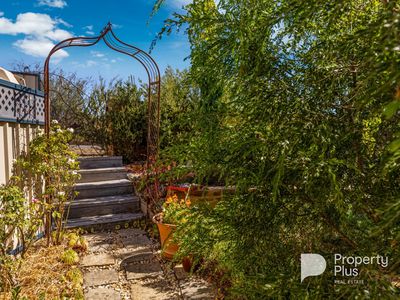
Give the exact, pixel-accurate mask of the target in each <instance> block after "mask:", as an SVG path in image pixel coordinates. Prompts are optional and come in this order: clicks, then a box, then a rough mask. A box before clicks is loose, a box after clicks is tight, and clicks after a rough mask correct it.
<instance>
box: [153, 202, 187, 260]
mask: <svg viewBox="0 0 400 300" xmlns="http://www.w3.org/2000/svg"><path fill="white" fill-rule="evenodd" d="M189 207H190V199H189V198H186V199H179V198H178V196H177V195H172V196H170V197H167V199H166V201H165V202H164V204H163V206H162V209H163V211H162V212H161V213H158V214H156V215H155V216H154V217H153V222H154V223H155V224H157V227H158V231H159V233H160V241H161V248H162V256H163V257H164V258H166V259H173V257H174V255H175V253H176V252H177V251H178V249H179V245H178V244H176V243H175V242H174V241H173V234H174V231H175V229H176V227H177V225H178V224H180V223H184V222H185V219H186V217H187V215H188V213H189Z"/></svg>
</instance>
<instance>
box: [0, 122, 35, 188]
mask: <svg viewBox="0 0 400 300" xmlns="http://www.w3.org/2000/svg"><path fill="white" fill-rule="evenodd" d="M42 127H43V126H41V125H33V124H19V123H11V122H1V121H0V185H2V184H7V183H8V181H9V179H10V177H11V176H12V175H13V160H14V159H17V158H18V156H19V155H20V154H22V153H27V152H28V145H29V142H30V141H31V140H32V139H33V138H34V137H35V136H36V135H37V134H38V132H39V130H40V129H42Z"/></svg>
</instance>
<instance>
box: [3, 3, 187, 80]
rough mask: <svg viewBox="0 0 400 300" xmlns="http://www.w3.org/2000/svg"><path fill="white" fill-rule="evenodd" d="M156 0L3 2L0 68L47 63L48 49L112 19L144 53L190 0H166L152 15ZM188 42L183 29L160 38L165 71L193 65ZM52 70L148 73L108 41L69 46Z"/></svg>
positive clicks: (120, 32)
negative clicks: (169, 68) (108, 45)
mask: <svg viewBox="0 0 400 300" xmlns="http://www.w3.org/2000/svg"><path fill="white" fill-rule="evenodd" d="M154 1H155V0H107V1H103V0H98V1H95V0H7V1H6V0H1V3H0V66H2V67H5V68H7V69H12V68H13V65H14V64H15V63H18V62H23V63H25V64H28V65H29V64H35V63H41V64H43V62H44V60H45V57H46V56H47V53H48V52H49V50H50V49H51V48H52V46H53V45H54V44H56V43H58V42H59V41H61V40H63V39H65V38H68V37H71V36H82V35H83V36H95V35H98V33H99V32H100V31H101V29H102V28H103V27H104V26H105V25H106V24H107V22H108V21H111V22H112V23H113V24H115V27H114V32H115V33H116V35H117V36H118V37H119V38H120V39H122V40H123V41H125V42H127V43H131V44H133V45H135V46H137V47H139V48H141V49H143V50H145V51H148V50H149V47H150V44H151V41H152V40H153V39H154V37H155V36H156V34H157V32H158V31H159V30H160V29H161V27H162V25H163V21H164V20H165V19H166V18H168V17H169V16H171V14H172V13H173V12H174V11H178V12H182V6H183V5H185V4H187V3H188V2H189V1H190V0H166V3H165V4H164V6H163V7H162V8H161V9H160V11H159V12H158V13H157V14H156V16H154V17H153V18H152V19H149V16H150V14H151V11H152V7H153V4H154ZM189 53H190V50H189V43H188V41H187V37H186V36H185V34H184V33H183V32H181V33H174V34H172V35H170V36H168V37H164V38H163V39H162V40H161V41H158V43H157V45H156V47H155V49H154V50H153V52H152V56H153V57H154V59H155V60H156V62H157V63H158V64H159V66H160V69H161V71H162V72H163V71H164V70H165V68H166V67H167V66H168V65H170V66H172V67H173V68H177V69H184V68H186V67H188V66H189V61H188V60H186V61H185V58H186V57H187V56H188V55H189ZM51 67H52V68H62V69H63V70H65V71H67V72H76V73H77V74H78V76H80V77H93V78H94V79H96V78H97V77H98V76H99V75H101V76H103V77H104V78H106V79H108V80H109V79H111V78H114V77H119V78H122V79H124V78H127V77H128V76H130V75H134V76H135V77H139V78H142V79H145V72H144V70H143V69H142V67H141V66H140V65H139V63H137V62H135V61H134V60H133V59H132V58H130V57H128V56H124V55H122V54H119V53H117V52H114V51H112V50H110V49H108V48H107V47H106V46H105V45H104V43H100V45H96V46H93V47H89V48H81V47H76V48H67V49H66V51H65V52H63V51H61V52H58V53H57V55H56V56H55V57H54V58H53V59H52V66H51Z"/></svg>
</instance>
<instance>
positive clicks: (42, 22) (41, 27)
mask: <svg viewBox="0 0 400 300" xmlns="http://www.w3.org/2000/svg"><path fill="white" fill-rule="evenodd" d="M63 23H64V21H60V20H57V19H52V18H51V17H50V16H49V15H47V14H40V13H31V12H28V13H22V14H19V15H18V16H17V19H16V20H15V21H13V20H11V19H8V18H5V17H0V34H9V35H19V34H23V35H25V37H24V38H23V39H20V40H17V41H16V42H15V43H14V44H13V45H14V46H15V47H16V48H18V49H19V50H20V51H22V52H23V53H25V54H28V55H32V56H36V57H46V56H47V54H48V53H49V51H50V50H51V48H53V47H54V44H55V42H58V41H61V40H64V39H67V38H70V37H71V36H72V35H71V33H70V32H68V31H66V30H63V29H59V28H58V25H59V24H63ZM66 56H68V53H67V52H66V51H63V50H62V51H61V50H60V51H59V52H57V53H56V54H55V57H57V58H59V59H61V58H63V57H66Z"/></svg>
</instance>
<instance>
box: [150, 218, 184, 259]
mask: <svg viewBox="0 0 400 300" xmlns="http://www.w3.org/2000/svg"><path fill="white" fill-rule="evenodd" d="M160 215H161V214H156V215H155V216H154V217H153V222H154V223H156V224H157V227H158V231H159V232H160V241H161V249H162V252H161V255H162V257H164V258H166V259H169V260H171V259H173V258H174V255H175V253H176V252H177V251H178V249H179V246H178V245H177V244H176V243H174V242H173V241H172V237H173V233H174V231H175V229H176V225H173V224H164V223H161V222H159V221H158V220H159V219H160Z"/></svg>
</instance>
